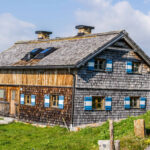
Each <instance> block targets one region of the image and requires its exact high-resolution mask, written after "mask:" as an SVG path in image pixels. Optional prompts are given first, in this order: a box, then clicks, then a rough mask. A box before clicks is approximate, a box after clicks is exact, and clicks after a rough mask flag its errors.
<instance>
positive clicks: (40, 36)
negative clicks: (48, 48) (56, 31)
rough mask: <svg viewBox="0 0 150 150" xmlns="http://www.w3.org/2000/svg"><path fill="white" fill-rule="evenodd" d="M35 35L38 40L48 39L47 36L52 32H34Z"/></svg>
mask: <svg viewBox="0 0 150 150" xmlns="http://www.w3.org/2000/svg"><path fill="white" fill-rule="evenodd" d="M35 34H37V35H38V39H39V40H40V39H49V35H50V34H52V32H49V31H35Z"/></svg>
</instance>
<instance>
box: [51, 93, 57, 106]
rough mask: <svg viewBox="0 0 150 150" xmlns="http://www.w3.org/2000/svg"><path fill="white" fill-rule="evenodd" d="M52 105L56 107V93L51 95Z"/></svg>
mask: <svg viewBox="0 0 150 150" xmlns="http://www.w3.org/2000/svg"><path fill="white" fill-rule="evenodd" d="M52 106H54V107H58V95H52Z"/></svg>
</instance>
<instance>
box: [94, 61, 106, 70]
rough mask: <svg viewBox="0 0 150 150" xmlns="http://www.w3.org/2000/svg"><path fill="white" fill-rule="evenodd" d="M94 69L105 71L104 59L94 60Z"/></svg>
mask: <svg viewBox="0 0 150 150" xmlns="http://www.w3.org/2000/svg"><path fill="white" fill-rule="evenodd" d="M95 69H97V70H104V69H105V60H104V59H97V60H95Z"/></svg>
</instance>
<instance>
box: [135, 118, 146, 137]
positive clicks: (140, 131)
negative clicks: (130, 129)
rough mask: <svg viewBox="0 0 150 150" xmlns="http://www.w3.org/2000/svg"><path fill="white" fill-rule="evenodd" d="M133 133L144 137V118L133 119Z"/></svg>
mask: <svg viewBox="0 0 150 150" xmlns="http://www.w3.org/2000/svg"><path fill="white" fill-rule="evenodd" d="M134 134H135V136H138V137H141V138H144V137H145V120H144V119H138V120H134Z"/></svg>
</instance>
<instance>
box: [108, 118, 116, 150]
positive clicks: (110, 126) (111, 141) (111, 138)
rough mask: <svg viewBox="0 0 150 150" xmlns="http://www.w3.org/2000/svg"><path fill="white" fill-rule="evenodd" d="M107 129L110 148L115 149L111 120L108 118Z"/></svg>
mask: <svg viewBox="0 0 150 150" xmlns="http://www.w3.org/2000/svg"><path fill="white" fill-rule="evenodd" d="M109 131H110V150H115V147H114V127H113V120H109Z"/></svg>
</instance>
